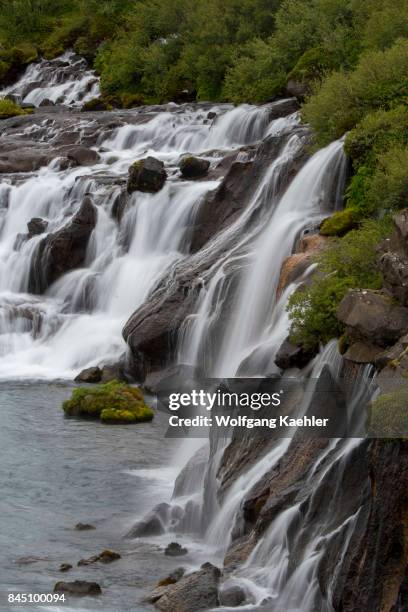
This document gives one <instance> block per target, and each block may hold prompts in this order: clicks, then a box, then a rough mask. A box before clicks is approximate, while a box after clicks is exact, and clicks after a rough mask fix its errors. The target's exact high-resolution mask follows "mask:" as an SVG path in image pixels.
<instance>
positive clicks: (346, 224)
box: [320, 208, 360, 236]
mask: <svg viewBox="0 0 408 612" xmlns="http://www.w3.org/2000/svg"><path fill="white" fill-rule="evenodd" d="M359 220H360V217H359V215H358V214H357V213H356V212H355V211H354V210H352V209H351V208H345V209H344V210H341V211H339V212H336V213H334V215H332V216H331V217H328V218H327V219H325V220H324V221H323V223H322V224H321V226H320V233H321V235H322V236H345V235H346V234H347V233H348V232H350V231H351V230H352V229H356V228H357V227H358V225H359Z"/></svg>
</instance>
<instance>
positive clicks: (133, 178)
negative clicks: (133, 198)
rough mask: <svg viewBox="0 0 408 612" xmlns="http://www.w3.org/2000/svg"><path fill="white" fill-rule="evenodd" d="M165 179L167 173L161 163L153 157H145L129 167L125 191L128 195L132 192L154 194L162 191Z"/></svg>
mask: <svg viewBox="0 0 408 612" xmlns="http://www.w3.org/2000/svg"><path fill="white" fill-rule="evenodd" d="M166 179H167V173H166V171H165V169H164V164H163V162H161V161H159V160H158V159H156V158H155V157H146V159H141V160H139V161H137V162H135V163H134V164H132V165H131V166H130V168H129V178H128V182H127V190H128V192H129V193H133V192H134V191H144V192H148V193H156V192H157V191H160V189H162V187H163V185H164V183H165V182H166Z"/></svg>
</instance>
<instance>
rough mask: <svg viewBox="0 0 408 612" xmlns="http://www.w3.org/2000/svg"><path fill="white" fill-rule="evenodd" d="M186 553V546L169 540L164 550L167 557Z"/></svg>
mask: <svg viewBox="0 0 408 612" xmlns="http://www.w3.org/2000/svg"><path fill="white" fill-rule="evenodd" d="M187 553H188V550H187V548H183V547H182V546H181V544H179V543H178V542H171V543H170V544H169V545H168V546H166V549H165V551H164V554H165V555H167V556H168V557H181V556H183V555H186V554H187Z"/></svg>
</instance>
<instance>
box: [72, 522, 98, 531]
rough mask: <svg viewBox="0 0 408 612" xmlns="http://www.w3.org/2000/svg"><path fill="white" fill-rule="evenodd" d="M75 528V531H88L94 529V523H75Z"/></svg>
mask: <svg viewBox="0 0 408 612" xmlns="http://www.w3.org/2000/svg"><path fill="white" fill-rule="evenodd" d="M75 529H76V530H77V531H89V530H90V529H95V527H94V525H90V524H89V523H77V524H76V525H75Z"/></svg>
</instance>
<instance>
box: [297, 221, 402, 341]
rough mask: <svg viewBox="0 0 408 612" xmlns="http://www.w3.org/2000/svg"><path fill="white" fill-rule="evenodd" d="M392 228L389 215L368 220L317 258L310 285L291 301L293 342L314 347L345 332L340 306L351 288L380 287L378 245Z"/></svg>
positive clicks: (335, 240)
mask: <svg viewBox="0 0 408 612" xmlns="http://www.w3.org/2000/svg"><path fill="white" fill-rule="evenodd" d="M391 231H392V223H391V221H390V219H389V218H384V219H382V220H381V221H373V220H366V221H364V222H363V223H362V226H361V228H359V229H356V230H352V231H351V232H349V233H348V234H347V235H346V236H345V237H344V238H333V239H332V240H331V241H330V243H329V244H328V246H327V247H326V249H325V250H324V251H323V252H322V253H321V254H319V255H318V256H317V257H316V261H317V263H318V270H317V272H316V273H315V275H314V276H313V279H312V281H311V283H310V285H308V286H306V287H303V288H302V289H301V290H298V291H296V292H295V293H294V294H293V295H292V296H291V298H290V301H289V315H290V319H291V322H292V326H291V338H292V340H293V341H294V342H300V343H302V344H303V345H304V346H306V347H314V346H315V345H316V343H319V342H321V343H326V342H328V341H329V340H330V339H332V338H335V337H339V336H340V335H341V334H342V333H343V331H344V329H343V327H342V325H341V323H340V322H339V321H338V319H337V317H336V312H337V308H338V306H339V304H340V302H341V300H342V299H343V297H344V295H345V294H346V292H347V291H348V290H349V289H353V288H356V287H364V288H366V289H379V288H380V287H381V276H380V274H379V272H378V266H377V253H376V247H377V245H378V243H379V242H380V241H381V240H382V239H383V238H385V237H386V236H388V235H390V233H391Z"/></svg>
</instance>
